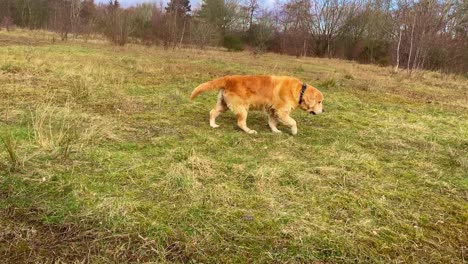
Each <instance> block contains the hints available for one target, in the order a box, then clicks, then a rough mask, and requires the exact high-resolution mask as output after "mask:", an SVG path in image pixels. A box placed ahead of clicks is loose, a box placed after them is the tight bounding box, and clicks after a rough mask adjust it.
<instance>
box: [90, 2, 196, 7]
mask: <svg viewBox="0 0 468 264" xmlns="http://www.w3.org/2000/svg"><path fill="white" fill-rule="evenodd" d="M118 1H119V3H120V5H121V6H123V7H129V6H135V5H137V4H141V3H155V4H157V5H159V4H160V3H161V2H162V3H163V5H164V6H165V5H166V3H167V2H168V0H118ZM200 2H201V0H190V4H191V5H192V7H197V6H199V3H200ZM95 3H103V4H107V3H109V0H95Z"/></svg>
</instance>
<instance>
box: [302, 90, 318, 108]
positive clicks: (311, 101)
mask: <svg viewBox="0 0 468 264" xmlns="http://www.w3.org/2000/svg"><path fill="white" fill-rule="evenodd" d="M305 102H306V104H307V105H308V106H309V107H312V106H314V105H315V103H316V102H317V100H316V91H315V90H314V89H309V92H308V93H307V96H306V100H305Z"/></svg>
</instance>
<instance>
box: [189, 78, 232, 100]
mask: <svg viewBox="0 0 468 264" xmlns="http://www.w3.org/2000/svg"><path fill="white" fill-rule="evenodd" d="M225 86H226V78H225V77H222V78H218V79H214V80H212V81H209V82H206V83H202V84H200V85H199V86H198V87H197V88H195V89H194V90H193V91H192V94H191V95H190V100H193V99H194V98H195V97H197V95H199V94H200V93H203V92H206V91H211V90H219V89H222V88H224V87H225Z"/></svg>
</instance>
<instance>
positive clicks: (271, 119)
mask: <svg viewBox="0 0 468 264" xmlns="http://www.w3.org/2000/svg"><path fill="white" fill-rule="evenodd" d="M268 125H269V126H270V128H271V131H272V132H273V133H281V131H280V130H279V129H278V128H277V127H276V126H277V125H278V119H276V116H275V112H274V111H269V112H268Z"/></svg>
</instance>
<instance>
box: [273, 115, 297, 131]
mask: <svg viewBox="0 0 468 264" xmlns="http://www.w3.org/2000/svg"><path fill="white" fill-rule="evenodd" d="M278 118H279V120H280V122H281V123H283V124H284V125H286V126H288V127H290V128H291V134H293V135H296V134H297V123H296V120H294V119H292V117H290V116H289V112H285V111H279V112H278Z"/></svg>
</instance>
